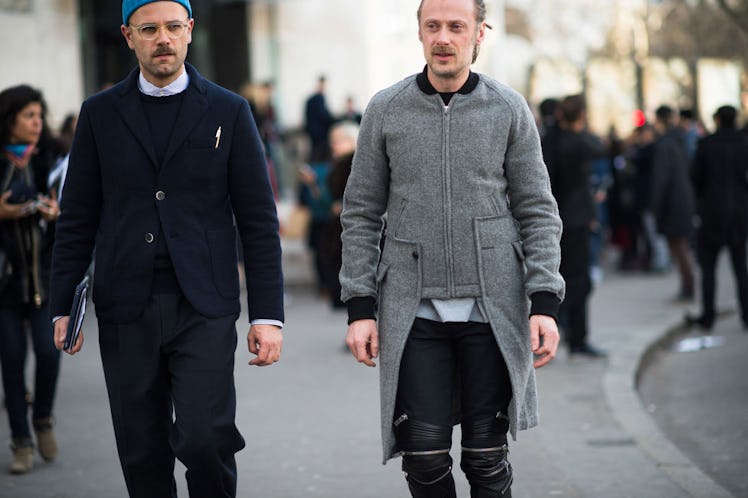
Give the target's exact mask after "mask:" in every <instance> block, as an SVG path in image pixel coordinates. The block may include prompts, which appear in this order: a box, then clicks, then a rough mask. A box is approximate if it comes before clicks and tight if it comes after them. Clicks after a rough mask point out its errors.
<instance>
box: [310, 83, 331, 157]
mask: <svg viewBox="0 0 748 498" xmlns="http://www.w3.org/2000/svg"><path fill="white" fill-rule="evenodd" d="M326 86H327V79H326V78H325V76H320V77H319V79H318V80H317V90H316V91H315V93H314V94H312V95H311V96H310V97H309V98H308V99H307V100H306V103H305V104H304V131H306V134H307V136H308V137H309V142H310V147H311V150H310V153H309V162H310V163H312V162H320V161H328V160H329V159H330V142H329V135H330V127H331V126H332V125H333V123H334V122H335V118H334V117H333V115H332V114H331V113H330V109H328V107H327V99H326V97H325V89H326Z"/></svg>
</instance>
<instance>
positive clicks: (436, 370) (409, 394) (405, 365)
mask: <svg viewBox="0 0 748 498" xmlns="http://www.w3.org/2000/svg"><path fill="white" fill-rule="evenodd" d="M456 374H457V375H458V377H457V378H459V379H460V385H459V386H456V385H454V380H455V378H456ZM457 389H459V396H460V406H461V410H462V412H461V418H462V420H463V421H473V420H479V419H482V418H486V417H494V416H496V414H497V413H498V412H502V413H503V414H505V415H506V413H507V409H508V407H509V402H510V401H511V399H512V387H511V383H510V380H509V372H508V371H507V369H506V364H505V363H504V357H503V356H502V355H501V351H500V350H499V347H498V345H497V344H496V339H495V338H494V336H493V332H492V331H491V327H490V326H489V325H488V324H486V323H476V322H467V323H457V322H448V323H439V322H434V321H431V320H424V319H422V318H416V320H415V322H414V323H413V328H412V329H411V331H410V335H409V336H408V341H407V343H406V345H405V351H404V352H403V357H402V360H401V362H400V373H399V381H398V388H397V401H396V405H395V413H396V418H397V417H399V416H400V415H402V414H406V415H408V417H409V418H411V419H414V420H418V421H421V422H426V423H429V424H434V425H438V426H449V427H451V426H452V424H453V413H452V407H453V404H452V400H453V396H454V395H455V393H456V390H457Z"/></svg>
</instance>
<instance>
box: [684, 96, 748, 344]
mask: <svg viewBox="0 0 748 498" xmlns="http://www.w3.org/2000/svg"><path fill="white" fill-rule="evenodd" d="M736 115H737V111H736V110H735V108H734V107H732V106H722V107H720V108H719V109H717V112H716V113H715V114H714V121H715V123H716V125H717V131H716V132H715V133H714V134H712V135H709V136H708V137H706V138H703V139H701V140H700V141H699V144H698V148H697V149H696V156H695V158H694V163H693V169H692V172H691V174H692V180H693V188H694V193H695V195H696V202H697V212H698V215H699V219H700V221H701V223H700V225H699V230H698V234H697V239H696V240H697V253H698V259H699V265H700V266H701V293H702V311H701V314H700V315H699V316H698V317H689V322H691V323H692V324H698V325H700V326H702V327H704V328H706V329H710V328H711V327H712V325H713V324H714V318H715V309H714V300H715V266H716V264H717V256H718V255H719V251H720V250H721V249H722V248H723V247H725V246H726V247H727V249H728V250H729V251H730V258H731V260H732V271H733V273H734V275H735V281H736V283H737V293H738V302H739V304H740V316H741V318H742V320H743V328H744V329H745V330H746V331H748V270H747V269H746V238H747V237H748V137H746V136H745V134H744V133H742V132H741V131H739V130H738V129H737V127H736V122H735V121H736Z"/></svg>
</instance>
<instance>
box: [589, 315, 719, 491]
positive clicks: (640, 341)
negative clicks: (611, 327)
mask: <svg viewBox="0 0 748 498" xmlns="http://www.w3.org/2000/svg"><path fill="white" fill-rule="evenodd" d="M672 320H673V319H672V317H668V321H667V322H665V321H663V322H662V323H657V324H654V325H653V326H650V327H644V328H642V329H640V330H637V331H635V332H631V335H632V337H631V338H630V339H631V340H629V341H626V344H625V345H623V346H621V347H620V348H619V349H618V350H616V352H615V354H613V355H611V356H610V359H609V367H608V369H607V370H606V372H605V375H604V377H603V390H604V391H605V397H606V399H607V401H608V404H609V406H610V408H611V411H612V412H613V414H614V416H615V417H616V418H617V419H618V421H619V423H620V424H621V425H622V426H623V428H624V429H625V430H626V431H627V432H628V433H629V434H631V436H632V437H633V439H634V441H636V444H637V446H639V448H641V449H642V450H643V451H644V452H645V453H646V454H647V455H648V456H649V457H650V458H652V460H654V462H655V464H656V465H657V467H658V468H659V469H661V470H662V471H663V472H664V473H665V474H666V475H667V476H668V477H669V478H670V480H672V481H673V482H674V483H675V484H677V485H678V486H679V487H680V488H681V489H683V490H684V491H685V492H686V493H687V494H689V495H690V496H693V497H698V498H701V497H704V496H709V497H711V498H731V497H732V496H733V495H732V494H730V493H729V492H728V491H727V490H726V489H725V488H723V487H722V486H720V485H719V484H717V483H716V482H715V481H714V480H713V479H712V478H711V477H709V476H708V475H706V474H705V473H704V472H702V471H701V469H699V468H698V467H697V466H696V465H695V464H694V463H693V462H692V461H691V460H690V459H689V458H688V457H686V456H685V455H684V454H683V453H682V452H681V451H680V450H679V449H678V448H677V447H676V446H675V445H674V444H673V443H672V442H671V441H670V440H669V439H667V437H665V435H664V433H663V432H662V431H661V430H660V428H659V426H658V425H657V424H656V423H655V421H654V420H653V419H652V418H651V417H650V416H649V414H648V413H647V412H646V410H645V409H644V407H643V406H642V403H641V400H640V398H639V395H638V392H637V389H636V386H637V385H638V382H639V379H640V376H641V374H642V372H643V371H644V369H645V368H646V367H647V365H649V363H650V362H651V361H652V360H653V358H654V353H655V352H656V351H657V349H658V348H659V347H660V346H662V345H664V344H665V343H666V342H668V341H670V340H672V339H673V338H674V337H676V336H677V335H678V334H680V333H682V332H684V330H685V327H684V326H683V324H682V323H680V322H678V323H676V324H673V322H672ZM663 331H664V332H663ZM653 337H654V339H652V338H653Z"/></svg>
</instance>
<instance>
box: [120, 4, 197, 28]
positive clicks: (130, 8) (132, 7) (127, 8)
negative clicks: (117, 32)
mask: <svg viewBox="0 0 748 498" xmlns="http://www.w3.org/2000/svg"><path fill="white" fill-rule="evenodd" d="M157 1H158V0H122V24H124V25H125V26H127V22H128V21H129V20H130V16H131V15H132V13H133V12H135V11H136V10H138V9H139V8H140V7H142V6H143V5H145V4H147V3H153V2H157ZM173 1H174V2H177V3H178V4H181V5H182V6H183V7H184V8H185V9H187V14H188V16H187V17H188V18H189V19H192V6H191V5H190V0H173Z"/></svg>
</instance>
